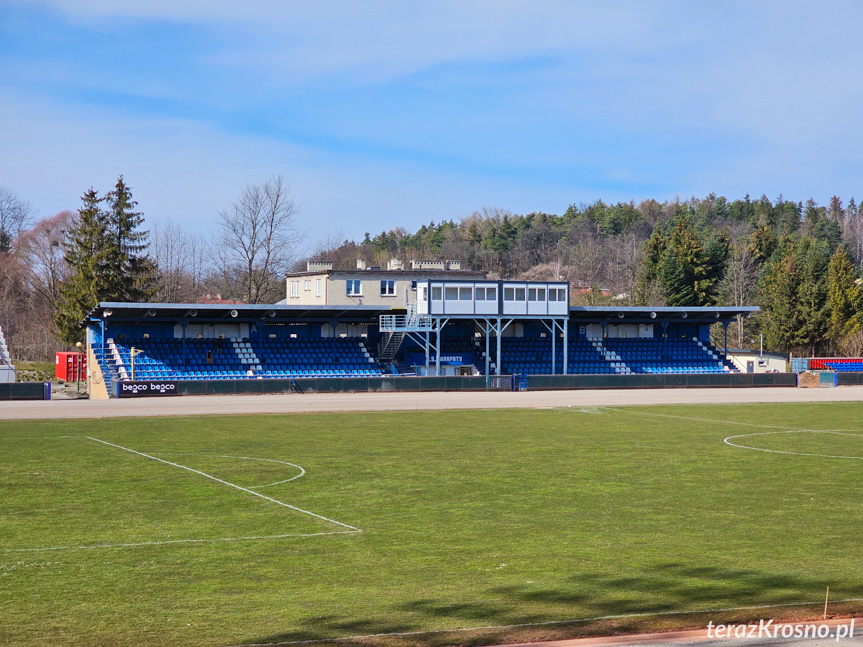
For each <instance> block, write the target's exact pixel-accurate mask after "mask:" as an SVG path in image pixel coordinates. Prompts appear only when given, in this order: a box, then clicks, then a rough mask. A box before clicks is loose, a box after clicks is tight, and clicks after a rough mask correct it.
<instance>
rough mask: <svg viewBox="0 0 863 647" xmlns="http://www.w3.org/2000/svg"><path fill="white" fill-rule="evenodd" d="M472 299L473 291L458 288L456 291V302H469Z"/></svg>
mask: <svg viewBox="0 0 863 647" xmlns="http://www.w3.org/2000/svg"><path fill="white" fill-rule="evenodd" d="M472 298H473V289H472V288H459V289H458V300H459V301H470V300H471V299H472Z"/></svg>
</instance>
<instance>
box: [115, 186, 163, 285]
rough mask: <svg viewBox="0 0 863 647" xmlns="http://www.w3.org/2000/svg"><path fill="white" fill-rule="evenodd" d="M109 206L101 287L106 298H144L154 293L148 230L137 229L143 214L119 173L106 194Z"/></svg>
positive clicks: (141, 222)
mask: <svg viewBox="0 0 863 647" xmlns="http://www.w3.org/2000/svg"><path fill="white" fill-rule="evenodd" d="M105 202H106V203H107V205H108V211H107V218H108V230H109V231H108V240H109V243H108V254H109V258H108V261H109V263H108V268H107V273H106V277H105V285H104V286H103V289H104V292H103V295H104V298H103V300H105V301H131V302H140V301H146V300H147V299H149V298H150V296H152V293H153V289H152V287H153V275H154V267H153V265H152V262H151V261H150V259H149V258H147V256H146V251H147V248H148V247H149V241H148V237H149V233H148V232H147V231H142V230H140V226H141V225H142V224H143V222H144V214H142V213H141V212H138V211H135V207H137V206H138V203H137V202H135V201H134V200H133V199H132V190H131V189H130V188H129V187H128V186H127V185H126V182H125V181H124V180H123V176H122V175H121V176H120V177H119V178H117V184H116V185H115V186H114V190H113V191H109V192H108V193H107V194H106V195H105Z"/></svg>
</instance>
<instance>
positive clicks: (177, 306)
mask: <svg viewBox="0 0 863 647" xmlns="http://www.w3.org/2000/svg"><path fill="white" fill-rule="evenodd" d="M404 310H405V307H404V306H403V305H400V306H395V305H393V306H390V307H384V306H379V305H360V304H351V305H341V306H335V305H297V304H290V305H286V304H265V303H262V304H253V305H248V304H239V303H236V304H231V303H125V302H102V303H100V304H99V305H97V306H96V307H95V308H93V309H92V310H91V311H90V312H89V313H87V316H86V317H85V318H84V320H83V321H82V322H81V324H80V325H85V324H86V323H87V322H88V321H99V320H105V321H108V322H110V321H111V320H112V318H113V319H114V320H123V321H130V320H136V321H137V322H138V323H145V322H148V321H162V322H164V321H178V320H180V319H186V320H189V321H194V320H196V319H197V320H200V321H210V322H212V321H216V320H224V321H225V322H226V323H227V322H231V321H237V322H239V321H244V322H248V321H265V322H268V321H269V322H273V323H282V322H287V321H326V320H330V319H343V320H347V321H350V320H351V317H352V316H356V317H357V319H355V321H363V322H365V321H374V320H376V319H377V317H378V316H379V315H383V314H392V313H393V312H394V311H397V312H404ZM758 311H759V308H758V306H742V307H718V306H717V307H705V308H685V307H641V306H635V307H631V306H628V307H620V306H570V308H569V319H570V321H576V322H584V323H596V322H598V321H606V322H608V323H657V322H662V321H671V320H674V321H678V322H680V321H685V322H687V323H688V322H692V323H699V324H702V323H716V322H718V321H727V320H729V319H733V318H734V317H736V316H737V315H743V316H746V317H748V316H750V315H752V314H754V313H756V312H758ZM193 312H194V313H195V316H193V315H192V313H193ZM232 312H236V313H237V314H236V316H233V315H232V314H231V313H232ZM504 318H506V319H510V318H513V317H512V315H508V316H505V317H504ZM515 318H516V319H518V317H517V316H516V317H515ZM525 318H527V317H525Z"/></svg>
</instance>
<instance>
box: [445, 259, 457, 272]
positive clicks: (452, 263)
mask: <svg viewBox="0 0 863 647" xmlns="http://www.w3.org/2000/svg"><path fill="white" fill-rule="evenodd" d="M446 268H447V269H448V270H453V271H454V272H457V271H459V270H461V261H447V262H446Z"/></svg>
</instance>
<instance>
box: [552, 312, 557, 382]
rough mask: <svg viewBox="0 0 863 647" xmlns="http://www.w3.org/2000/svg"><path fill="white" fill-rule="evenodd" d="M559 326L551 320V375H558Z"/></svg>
mask: <svg viewBox="0 0 863 647" xmlns="http://www.w3.org/2000/svg"><path fill="white" fill-rule="evenodd" d="M556 359H557V324H556V323H555V321H554V319H552V320H551V374H552V375H554V374H555V373H557V363H556V361H555V360H556Z"/></svg>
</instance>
